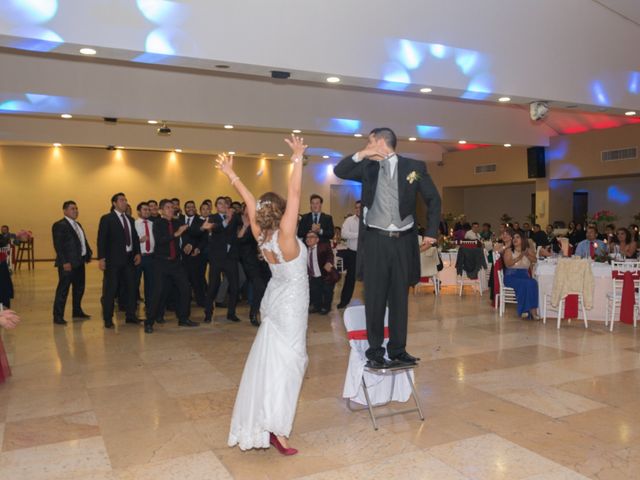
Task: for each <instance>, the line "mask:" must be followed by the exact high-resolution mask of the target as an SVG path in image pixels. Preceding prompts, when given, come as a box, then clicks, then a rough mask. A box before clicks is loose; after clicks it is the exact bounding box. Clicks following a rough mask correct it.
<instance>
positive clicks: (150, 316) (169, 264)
mask: <svg viewBox="0 0 640 480" xmlns="http://www.w3.org/2000/svg"><path fill="white" fill-rule="evenodd" d="M171 291H175V293H176V295H175V296H174V298H175V301H176V306H175V307H176V316H177V317H178V321H179V322H183V321H186V320H188V319H189V303H190V302H191V289H190V288H189V280H188V279H187V274H186V273H185V271H184V268H183V267H182V265H181V264H180V260H177V259H176V260H169V259H167V258H154V259H153V292H152V293H151V308H150V309H149V311H148V312H147V319H146V320H145V324H146V325H153V324H154V323H155V322H156V321H157V320H158V319H159V318H160V317H162V316H163V314H164V311H165V303H166V301H167V298H168V294H169V293H170V292H171Z"/></svg>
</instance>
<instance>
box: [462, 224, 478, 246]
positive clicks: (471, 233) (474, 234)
mask: <svg viewBox="0 0 640 480" xmlns="http://www.w3.org/2000/svg"><path fill="white" fill-rule="evenodd" d="M464 239H465V240H474V241H476V242H478V241H480V240H482V237H480V224H479V223H478V222H473V223H472V224H471V230H467V231H466V232H465V234H464Z"/></svg>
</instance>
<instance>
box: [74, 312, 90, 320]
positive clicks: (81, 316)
mask: <svg viewBox="0 0 640 480" xmlns="http://www.w3.org/2000/svg"><path fill="white" fill-rule="evenodd" d="M73 318H84V319H89V318H91V315H87V314H86V313H84V312H82V311H80V312H78V313H74V314H73Z"/></svg>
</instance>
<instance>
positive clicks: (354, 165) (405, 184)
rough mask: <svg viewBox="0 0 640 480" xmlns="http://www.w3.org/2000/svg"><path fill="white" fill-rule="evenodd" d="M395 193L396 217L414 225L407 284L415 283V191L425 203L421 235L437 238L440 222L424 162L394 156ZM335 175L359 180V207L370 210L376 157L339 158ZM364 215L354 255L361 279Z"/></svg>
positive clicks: (417, 270)
mask: <svg viewBox="0 0 640 480" xmlns="http://www.w3.org/2000/svg"><path fill="white" fill-rule="evenodd" d="M396 168H397V169H398V175H397V177H398V195H399V207H400V217H401V218H403V219H404V218H406V217H407V216H409V215H413V218H414V221H415V223H414V228H413V233H412V236H414V237H415V241H414V242H412V245H413V247H412V251H411V252H410V254H411V270H410V271H409V283H410V284H411V285H415V284H416V283H418V282H419V281H420V249H419V245H418V237H417V235H418V233H417V222H418V219H417V218H416V204H417V202H416V197H417V195H418V193H419V194H420V196H421V197H422V199H423V200H424V201H425V203H426V204H427V217H426V226H425V236H427V237H433V238H437V235H438V224H439V221H440V209H441V208H440V194H439V193H438V190H437V189H436V186H435V185H434V183H433V180H431V177H430V176H429V174H428V173H427V166H426V165H425V163H424V162H421V161H419V160H413V159H411V158H406V157H401V156H400V155H398V164H397V165H396ZM333 171H334V173H335V175H336V176H337V177H340V178H342V179H344V180H354V181H357V182H361V183H362V199H361V200H362V206H363V207H366V208H367V209H370V208H371V207H372V206H373V200H374V199H375V195H376V188H377V187H378V174H379V172H380V162H378V161H376V160H369V159H368V158H364V159H362V160H361V161H360V162H354V161H353V158H352V155H349V156H348V157H345V158H343V159H342V160H341V161H340V163H338V165H336V167H335V168H334V170H333ZM413 172H415V174H416V177H417V178H416V179H415V180H414V181H413V182H411V181H409V180H408V179H407V177H409V175H411V174H412V173H413ZM363 219H364V215H361V216H360V229H359V235H358V256H357V264H358V265H357V272H358V277H359V278H362V272H363V268H364V263H365V257H366V256H367V255H366V246H365V243H364V237H365V235H364V230H365V228H366V227H365V225H364V222H363Z"/></svg>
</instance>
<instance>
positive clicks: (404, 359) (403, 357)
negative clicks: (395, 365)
mask: <svg viewBox="0 0 640 480" xmlns="http://www.w3.org/2000/svg"><path fill="white" fill-rule="evenodd" d="M392 360H396V361H398V362H401V363H404V364H406V365H415V364H416V363H418V362H419V361H420V359H419V358H418V357H414V356H413V355H409V354H408V353H407V352H402V353H401V354H400V355H396V356H395V357H393V359H392Z"/></svg>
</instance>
